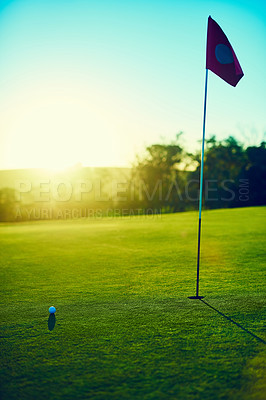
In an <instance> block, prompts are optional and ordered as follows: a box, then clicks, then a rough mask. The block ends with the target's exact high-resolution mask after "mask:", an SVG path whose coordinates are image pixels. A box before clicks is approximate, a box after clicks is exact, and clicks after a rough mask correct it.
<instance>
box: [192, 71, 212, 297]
mask: <svg viewBox="0 0 266 400" xmlns="http://www.w3.org/2000/svg"><path fill="white" fill-rule="evenodd" d="M207 86H208V69H207V68H206V75H205V94H204V108H203V127H202V146H201V163H200V193H199V228H198V257H197V284H196V296H190V297H189V299H203V297H204V296H199V270H200V236H201V209H202V191H203V168H204V144H205V126H206V109H207Z"/></svg>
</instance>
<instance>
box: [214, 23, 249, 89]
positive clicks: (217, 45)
mask: <svg viewBox="0 0 266 400" xmlns="http://www.w3.org/2000/svg"><path fill="white" fill-rule="evenodd" d="M206 68H207V69H210V70H211V71H212V72H214V73H215V74H216V75H218V76H219V77H220V78H222V79H223V80H224V81H226V82H227V83H229V84H230V85H232V86H236V85H237V84H238V82H239V81H240V79H241V78H242V77H243V76H244V73H243V71H242V68H241V66H240V64H239V62H238V59H237V57H236V55H235V52H234V50H233V47H232V46H231V44H230V42H229V40H228V39H227V37H226V35H225V34H224V32H223V31H222V29H221V28H220V26H219V25H218V24H217V22H215V21H214V20H213V19H212V18H211V17H209V19H208V33H207V54H206Z"/></svg>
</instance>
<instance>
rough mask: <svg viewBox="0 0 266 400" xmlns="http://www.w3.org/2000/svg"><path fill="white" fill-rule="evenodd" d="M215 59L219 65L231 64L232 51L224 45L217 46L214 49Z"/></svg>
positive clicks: (232, 58)
mask: <svg viewBox="0 0 266 400" xmlns="http://www.w3.org/2000/svg"><path fill="white" fill-rule="evenodd" d="M215 57H216V58H217V60H218V61H219V63H221V64H231V63H232V62H234V57H233V53H232V50H231V49H230V47H228V46H226V45H225V44H217V46H216V47H215Z"/></svg>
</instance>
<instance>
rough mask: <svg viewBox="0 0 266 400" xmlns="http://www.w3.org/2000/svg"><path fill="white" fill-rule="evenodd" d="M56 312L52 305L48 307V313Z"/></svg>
mask: <svg viewBox="0 0 266 400" xmlns="http://www.w3.org/2000/svg"><path fill="white" fill-rule="evenodd" d="M55 312H56V308H55V307H54V306H51V307H50V308H49V313H50V314H54V313H55Z"/></svg>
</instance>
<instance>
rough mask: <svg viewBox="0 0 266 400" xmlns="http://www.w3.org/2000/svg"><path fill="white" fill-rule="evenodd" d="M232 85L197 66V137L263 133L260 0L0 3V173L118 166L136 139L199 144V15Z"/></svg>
mask: <svg viewBox="0 0 266 400" xmlns="http://www.w3.org/2000/svg"><path fill="white" fill-rule="evenodd" d="M209 15H211V16H212V18H213V19H214V20H216V22H217V23H218V24H219V25H220V26H221V28H222V29H223V30H224V32H225V34H226V35H227V36H228V38H229V40H230V42H231V45H232V46H233V48H234V50H235V53H236V55H237V57H238V60H239V62H240V64H241V67H242V69H243V71H244V74H245V76H244V77H243V78H242V79H241V81H240V82H239V84H238V85H237V87H235V88H234V87H232V86H230V85H228V84H227V83H226V82H224V81H223V80H222V79H220V78H219V77H217V76H216V75H214V74H213V73H212V72H210V73H209V81H208V101H207V122H206V137H207V138H208V137H211V136H212V135H216V137H217V138H218V139H219V140H222V139H224V138H227V137H228V136H229V135H233V136H235V137H236V138H237V139H238V140H240V141H241V142H242V143H243V144H244V145H258V144H259V143H260V142H261V141H262V140H265V132H266V120H265V115H266V100H265V97H266V96H265V93H266V79H265V65H266V46H265V37H266V2H265V1H259V0H252V1H251V0H234V1H226V0H223V1H222V0H221V1H215V0H212V1H207V0H204V1H203V0H202V1H201V0H198V1H179V0H86V1H85V0H75V1H74V0H72V1H71V0H45V1H43V0H38V1H36V0H13V1H12V0H11V1H10V0H9V1H7V0H6V1H1V0H0V55H1V62H0V85H1V87H0V115H1V118H0V169H14V168H59V169H60V168H66V167H70V166H73V165H76V164H78V163H81V164H82V165H83V166H94V167H99V166H125V167H128V166H130V165H131V164H132V162H134V160H135V156H136V154H141V153H142V152H143V151H144V149H145V146H147V145H149V144H153V143H158V142H167V143H168V142H170V141H172V140H174V139H175V137H176V134H177V133H178V132H180V131H182V132H183V135H182V144H183V146H184V147H185V148H186V149H187V150H189V151H196V150H200V140H201V136H202V115H203V96H204V84H205V57H206V33H207V19H208V16H209Z"/></svg>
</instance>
